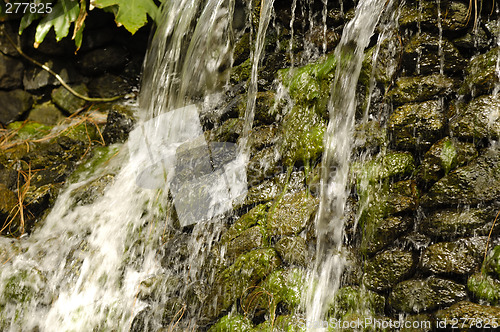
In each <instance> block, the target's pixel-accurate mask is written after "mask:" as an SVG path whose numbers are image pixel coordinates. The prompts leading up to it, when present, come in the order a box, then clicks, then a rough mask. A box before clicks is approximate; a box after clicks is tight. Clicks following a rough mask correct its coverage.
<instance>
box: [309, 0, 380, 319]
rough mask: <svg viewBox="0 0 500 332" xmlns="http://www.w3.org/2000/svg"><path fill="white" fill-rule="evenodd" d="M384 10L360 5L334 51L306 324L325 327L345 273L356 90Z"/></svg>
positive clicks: (371, 4)
mask: <svg viewBox="0 0 500 332" xmlns="http://www.w3.org/2000/svg"><path fill="white" fill-rule="evenodd" d="M386 4H387V1H385V0H377V1H372V0H364V1H360V2H359V3H358V6H357V8H356V16H355V17H354V18H353V19H352V20H351V22H350V23H349V24H348V25H347V26H346V27H345V28H344V31H343V33H342V39H341V41H340V44H339V45H338V46H337V48H336V50H335V55H336V57H337V59H338V65H337V68H336V72H335V80H334V83H333V84H332V87H331V96H330V101H329V104H328V110H329V114H330V120H329V123H328V128H327V131H326V133H325V151H324V153H323V158H322V174H321V192H320V205H319V212H318V214H317V217H316V234H317V248H316V272H317V274H318V277H319V281H318V284H317V285H315V286H314V285H313V284H311V286H310V287H309V288H310V289H311V290H312V291H311V292H312V294H310V295H309V303H308V308H307V314H308V318H307V320H308V322H321V321H322V320H323V319H324V315H325V311H326V309H327V306H328V305H329V304H330V303H329V302H328V301H331V299H332V294H334V293H335V290H336V289H338V287H339V283H340V277H341V274H342V271H343V265H344V258H343V255H342V244H343V229H344V219H345V213H344V210H345V206H346V202H347V197H348V189H347V183H348V176H349V168H350V159H351V146H352V137H353V130H354V116H355V111H356V107H355V106H356V100H355V93H356V84H357V81H358V77H359V73H360V70H361V64H362V61H363V54H364V50H365V48H366V47H367V46H368V44H369V42H370V37H371V36H372V34H373V31H374V29H375V25H376V24H377V22H378V20H379V18H380V16H381V15H382V11H383V9H384V7H385V6H386ZM311 280H314V278H311ZM311 282H316V281H311Z"/></svg>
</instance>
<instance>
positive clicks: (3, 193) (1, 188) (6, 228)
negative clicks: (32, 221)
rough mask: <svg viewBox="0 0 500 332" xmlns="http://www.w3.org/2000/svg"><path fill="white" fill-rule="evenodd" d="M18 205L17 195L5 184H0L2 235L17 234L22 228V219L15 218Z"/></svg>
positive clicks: (0, 224)
mask: <svg viewBox="0 0 500 332" xmlns="http://www.w3.org/2000/svg"><path fill="white" fill-rule="evenodd" d="M17 204H18V197H17V195H16V194H15V193H14V192H13V191H11V190H9V189H8V188H7V187H6V186H5V185H4V184H3V183H0V227H1V229H2V234H13V233H14V234H16V233H17V231H18V230H19V228H20V227H21V220H20V218H19V217H16V218H13V216H14V213H15V211H16V207H17Z"/></svg>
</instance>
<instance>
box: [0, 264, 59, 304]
mask: <svg viewBox="0 0 500 332" xmlns="http://www.w3.org/2000/svg"><path fill="white" fill-rule="evenodd" d="M2 281H3V282H2V286H3V290H2V291H3V292H2V294H1V296H0V304H8V303H10V304H26V303H28V302H30V301H33V300H35V298H37V297H38V295H39V294H42V299H39V300H41V301H40V302H41V303H46V304H48V303H50V300H49V302H48V303H47V295H48V292H46V293H45V294H44V288H45V287H46V283H47V280H46V278H45V276H44V275H43V274H42V272H41V271H39V270H38V269H35V268H32V269H26V268H23V269H19V270H17V271H15V272H14V273H12V275H10V276H9V277H7V278H6V279H4V280H2ZM44 297H45V299H44ZM44 300H45V301H44Z"/></svg>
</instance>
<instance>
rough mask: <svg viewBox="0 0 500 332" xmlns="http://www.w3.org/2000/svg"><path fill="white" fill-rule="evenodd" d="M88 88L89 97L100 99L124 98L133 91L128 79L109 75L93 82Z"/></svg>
mask: <svg viewBox="0 0 500 332" xmlns="http://www.w3.org/2000/svg"><path fill="white" fill-rule="evenodd" d="M88 88H89V95H91V96H92V97H100V98H111V97H116V96H124V95H126V94H127V93H130V91H131V90H132V87H131V86H130V84H129V83H128V82H127V80H126V79H124V78H122V77H120V76H117V75H113V74H109V73H107V74H104V75H103V76H99V77H97V78H95V79H93V80H91V81H90V83H89V84H88Z"/></svg>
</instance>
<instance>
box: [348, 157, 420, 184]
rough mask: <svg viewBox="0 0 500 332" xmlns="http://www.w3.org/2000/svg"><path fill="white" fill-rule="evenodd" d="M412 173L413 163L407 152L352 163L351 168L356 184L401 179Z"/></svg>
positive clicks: (413, 169)
mask: <svg viewBox="0 0 500 332" xmlns="http://www.w3.org/2000/svg"><path fill="white" fill-rule="evenodd" d="M414 171H415V161H414V159H413V156H412V154H411V153H409V152H392V153H388V154H386V155H383V156H381V157H377V158H375V159H373V160H370V161H367V162H365V163H359V162H354V163H353V164H352V166H351V173H352V175H353V177H354V178H355V179H356V180H357V181H358V183H360V182H364V181H367V182H368V183H377V182H379V181H383V180H389V179H391V180H393V179H402V178H405V177H407V176H410V175H412V173H413V172H414Z"/></svg>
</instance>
